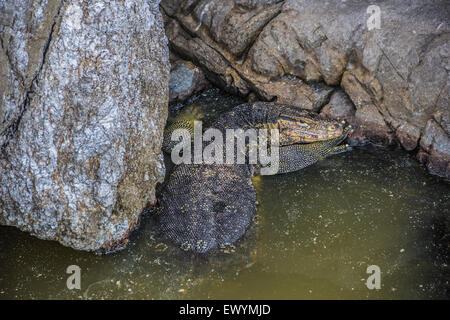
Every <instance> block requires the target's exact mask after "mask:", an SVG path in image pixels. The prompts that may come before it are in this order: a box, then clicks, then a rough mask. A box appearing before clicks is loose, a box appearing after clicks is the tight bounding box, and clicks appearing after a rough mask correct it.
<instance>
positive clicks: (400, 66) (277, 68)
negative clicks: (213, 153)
mask: <svg viewBox="0 0 450 320" xmlns="http://www.w3.org/2000/svg"><path fill="white" fill-rule="evenodd" d="M370 4H372V5H377V6H378V7H379V8H380V17H381V19H380V21H381V24H380V28H374V29H371V30H369V28H368V26H367V23H368V20H370V19H371V17H372V14H373V12H371V11H370V10H369V11H368V6H369V4H367V3H364V2H359V1H345V2H344V1H329V2H325V3H324V2H319V1H312V0H286V1H270V2H262V1H251V0H239V1H237V0H227V1H217V0H201V1H187V0H177V1H169V0H163V1H162V3H161V7H162V11H163V14H164V15H165V27H166V33H167V36H168V39H169V43H170V46H171V48H172V50H173V51H174V52H176V53H177V54H179V55H180V56H182V57H183V58H185V59H188V60H190V61H192V62H194V63H195V64H196V65H198V66H199V67H201V68H202V69H203V70H204V72H205V73H206V76H207V78H208V79H209V80H210V81H211V82H213V83H214V84H215V85H217V86H219V87H221V88H224V89H226V90H228V91H230V92H233V93H238V94H240V95H242V96H248V95H252V94H256V96H257V98H258V99H263V100H269V101H275V102H279V103H287V104H292V105H298V106H301V107H303V108H306V109H312V110H315V111H320V110H321V109H322V108H323V107H324V106H325V105H326V104H328V102H329V99H330V95H329V93H327V94H325V95H323V94H317V90H316V89H315V86H317V85H318V84H320V85H323V86H328V87H330V88H332V89H338V88H342V90H343V91H344V92H345V94H346V95H348V97H349V99H350V100H351V103H352V104H353V106H354V108H355V113H354V115H353V113H352V115H350V114H349V116H350V117H351V118H352V119H350V118H349V119H347V120H352V121H354V122H355V125H356V126H357V128H356V130H355V133H354V136H355V137H356V136H358V139H359V140H361V141H362V140H365V141H370V142H373V143H376V144H380V143H381V144H385V145H387V144H393V143H398V144H400V145H401V146H403V147H404V148H405V149H406V150H409V151H412V150H414V151H416V150H417V151H419V156H420V157H421V159H425V160H426V161H427V163H428V167H429V168H430V169H431V168H433V170H432V172H433V173H436V174H439V175H442V176H447V177H448V170H447V169H446V168H447V166H448V163H449V162H448V157H447V156H448V152H447V151H446V150H448V137H449V130H448V119H449V113H450V110H449V103H448V102H449V101H448V100H449V92H450V90H449V89H450V88H449V76H448V72H449V70H450V67H449V65H448V63H449V62H448V61H449V54H450V53H449V52H450V41H449V40H450V26H449V24H448V16H449V15H450V5H449V4H448V2H447V1H435V2H433V3H427V4H425V3H423V2H422V1H418V0H414V1H409V2H408V3H406V2H404V1H389V2H386V1H373V3H370ZM330 108H331V107H329V108H328V110H327V111H326V113H328V115H329V116H331V115H332V113H330V110H329V109H330ZM338 116H339V117H341V115H338ZM353 116H354V118H353ZM432 118H433V119H434V118H439V119H447V120H442V121H444V125H442V124H440V122H439V121H441V120H439V121H436V120H434V121H435V122H436V123H438V124H439V127H441V129H442V130H441V131H440V133H436V134H434V133H433V134H431V133H430V134H426V132H428V131H430V130H431V129H428V131H427V130H425V129H426V126H428V123H429V121H430V119H432ZM445 121H447V122H445ZM446 124H447V125H446ZM430 126H431V125H430ZM436 130H437V129H436ZM436 130H432V131H433V132H435V131H436ZM430 135H432V136H433V137H441V138H439V139H437V140H436V141H435V142H434V143H432V144H431V145H432V146H433V147H432V148H431V149H430V147H429V148H428V149H425V148H424V147H426V146H428V144H427V141H428V140H430V139H431V138H430V137H431V136H430ZM422 139H424V140H425V143H421V142H420V141H421V140H422ZM433 139H434V138H433ZM433 141H434V140H433ZM425 156H426V157H425ZM438 163H439V165H437V164H438Z"/></svg>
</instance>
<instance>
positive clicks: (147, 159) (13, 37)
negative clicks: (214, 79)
mask: <svg viewBox="0 0 450 320" xmlns="http://www.w3.org/2000/svg"><path fill="white" fill-rule="evenodd" d="M158 5H159V1H153V0H152V1H146V2H141V1H126V2H108V1H95V2H88V1H78V0H76V1H56V0H49V1H43V2H41V1H33V0H21V1H16V0H14V1H9V0H8V1H2V2H1V3H0V31H1V38H0V39H1V50H0V58H1V59H0V73H1V76H0V88H1V89H0V91H1V92H2V96H1V97H0V99H1V100H0V148H1V155H0V168H1V172H0V222H1V223H2V224H5V225H11V226H16V227H18V228H20V229H21V230H24V231H27V232H30V233H31V234H33V235H35V236H37V237H39V238H42V239H52V240H57V241H59V242H60V243H62V244H63V245H66V246H70V247H73V248H76V249H81V250H99V249H102V250H115V249H117V248H119V247H121V246H123V245H124V244H125V243H126V242H127V237H128V235H129V233H130V231H131V230H132V229H133V228H134V226H135V225H136V224H137V223H138V220H139V217H140V214H141V212H142V209H143V207H144V206H145V205H146V204H147V203H148V202H151V201H154V200H155V195H154V192H155V190H154V187H155V184H156V183H157V181H160V180H161V179H162V178H163V175H164V165H163V162H162V156H161V152H160V146H161V136H162V131H163V128H164V125H165V121H166V118H167V103H168V80H169V58H168V57H169V52H168V47H167V39H166V37H165V34H164V30H163V21H162V17H161V15H160V12H159V7H158Z"/></svg>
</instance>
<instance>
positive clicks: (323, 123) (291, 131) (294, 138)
mask: <svg viewBox="0 0 450 320" xmlns="http://www.w3.org/2000/svg"><path fill="white" fill-rule="evenodd" d="M277 127H278V129H279V130H280V131H279V132H280V142H281V144H293V143H311V142H317V141H324V140H329V139H333V138H337V137H339V136H341V135H342V134H343V132H344V127H345V122H338V121H334V120H328V119H322V118H320V117H319V116H318V115H317V114H315V113H313V112H309V111H305V110H303V111H302V112H297V113H281V114H280V115H279V117H278V119H277Z"/></svg>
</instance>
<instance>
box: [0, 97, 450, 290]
mask: <svg viewBox="0 0 450 320" xmlns="http://www.w3.org/2000/svg"><path fill="white" fill-rule="evenodd" d="M216 97H219V99H218V100H215V98H216ZM233 99H234V98H232V97H229V96H228V97H223V96H220V95H219V93H218V92H216V91H212V92H209V93H208V94H207V95H206V96H205V97H204V101H209V102H208V103H204V105H202V99H201V98H200V99H199V100H197V101H196V102H195V104H197V107H195V106H191V107H189V108H191V110H192V108H193V109H195V108H200V111H199V112H200V113H204V112H203V111H204V108H206V107H208V106H210V107H214V106H218V105H220V102H227V103H228V102H230V104H233V103H237V100H233ZM215 101H216V102H215ZM217 101H218V102H217ZM199 104H200V106H199ZM217 109H220V108H217ZM186 110H188V109H186ZM211 110H213V109H211ZM211 110H210V111H211ZM213 111H214V110H213ZM213 111H211V115H213V116H214V115H215V112H213ZM254 184H255V186H256V188H257V190H258V203H259V206H258V215H257V219H255V223H254V225H253V226H252V227H251V229H250V230H249V232H248V234H247V235H246V236H245V237H244V239H242V240H241V241H240V242H239V243H238V244H237V245H236V252H235V253H233V254H225V253H214V254H208V255H204V256H192V255H190V254H187V253H185V252H183V251H180V250H179V249H177V248H173V247H171V246H170V244H169V246H166V245H164V244H161V243H160V240H159V239H158V237H157V234H156V231H155V230H154V228H153V224H152V222H153V221H152V217H151V216H147V217H145V218H144V219H143V222H142V224H141V226H140V228H139V229H138V230H137V231H136V232H135V233H134V234H133V235H132V241H131V244H130V246H129V247H128V249H126V250H125V251H122V252H119V253H116V254H113V255H108V256H96V255H94V254H92V253H85V252H78V251H75V250H72V249H69V248H65V247H63V246H61V245H58V244H57V243H55V242H52V241H42V240H38V239H36V238H34V237H31V236H28V235H27V234H25V233H22V232H20V231H18V230H16V229H15V228H11V227H0V248H1V249H0V298H3V299H5V298H10V299H34V298H44V299H48V298H50V299H204V298H213V299H316V298H324V299H344V298H353V299H360V298H361V299H379V298H387V299H406V298H408V299H416V298H449V288H450V285H449V281H450V269H449V266H448V263H449V256H450V247H449V246H450V218H449V217H450V205H449V204H450V192H449V191H450V186H449V184H448V183H445V182H443V181H441V180H439V179H437V178H436V177H433V176H431V175H429V174H427V173H426V171H425V170H424V168H422V167H420V166H419V165H418V163H417V162H416V161H415V160H414V158H413V157H412V156H410V155H408V154H407V153H404V152H402V151H393V150H385V149H374V148H359V149H358V148H356V149H355V150H353V151H352V152H350V153H347V154H341V155H337V156H334V157H332V158H329V159H326V160H324V161H323V162H321V163H318V164H316V165H314V166H311V167H309V168H306V169H304V170H302V171H299V172H296V173H291V174H286V175H279V176H265V177H262V178H255V180H254ZM69 265H78V266H79V267H80V268H81V290H69V289H67V287H66V279H67V277H68V276H69V275H67V274H66V273H65V271H66V268H67V267H68V266H69ZM369 265H377V266H379V267H380V269H381V289H380V290H369V289H368V288H367V287H366V285H365V281H366V279H367V277H368V276H369V275H368V274H366V269H367V267H368V266H369Z"/></svg>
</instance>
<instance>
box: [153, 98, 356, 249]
mask: <svg viewBox="0 0 450 320" xmlns="http://www.w3.org/2000/svg"><path fill="white" fill-rule="evenodd" d="M212 127H213V128H216V129H218V130H220V131H221V132H222V133H224V134H225V130H226V129H238V128H241V129H244V130H246V129H249V128H255V129H258V128H266V129H278V130H279V132H280V147H279V159H280V163H279V164H280V165H279V170H278V172H277V173H286V172H292V171H296V170H300V169H302V168H304V167H306V166H308V165H311V164H313V163H315V162H317V161H319V160H321V159H323V158H325V157H327V156H329V155H331V154H336V153H340V152H344V151H347V150H348V146H338V144H339V143H341V142H342V141H343V140H344V139H345V138H346V136H347V134H348V132H349V130H350V128H349V127H345V125H344V124H343V123H338V122H336V121H330V120H323V119H320V118H318V116H317V115H316V114H314V113H311V112H309V111H306V110H301V109H297V108H293V107H289V106H285V105H277V104H273V103H264V102H256V103H249V104H243V105H240V106H237V107H235V108H234V109H232V110H231V111H229V112H227V113H225V114H223V115H222V116H221V117H220V118H219V120H218V121H217V122H216V123H215V124H214V125H213V126H212ZM177 128H185V129H188V130H191V132H193V123H192V122H189V121H185V122H175V123H173V124H172V125H171V126H169V127H168V128H167V130H166V133H165V137H164V150H165V151H166V152H169V151H170V150H171V149H172V148H173V146H174V145H175V144H176V143H173V142H171V141H170V136H171V132H172V131H173V130H174V129H177ZM259 169H260V166H259V165H258V164H256V165H252V164H248V163H246V164H180V165H176V166H175V167H174V169H173V171H172V173H171V174H170V176H169V178H168V179H167V182H166V183H165V185H164V186H163V187H162V190H161V192H159V196H158V201H159V205H160V210H159V216H158V224H159V227H160V230H161V232H162V233H163V235H164V236H166V237H168V238H169V239H170V240H171V241H172V242H175V243H176V244H178V245H179V246H180V247H181V248H182V249H184V250H187V251H194V252H198V253H205V252H207V251H209V250H211V249H213V248H217V247H227V246H229V245H232V244H233V243H234V242H236V241H237V240H238V239H239V238H241V236H242V235H243V234H244V233H245V231H246V230H247V228H248V226H249V225H250V223H251V221H252V219H253V217H254V215H255V213H256V191H255V189H254V187H253V185H252V181H251V178H252V176H253V175H254V174H258V173H259Z"/></svg>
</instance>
